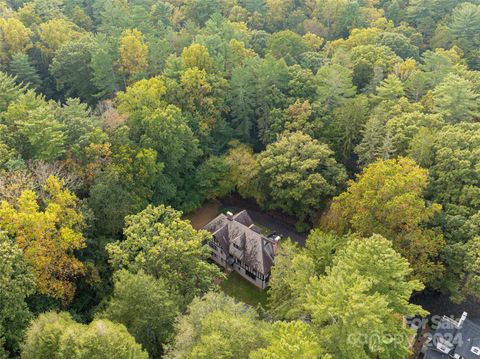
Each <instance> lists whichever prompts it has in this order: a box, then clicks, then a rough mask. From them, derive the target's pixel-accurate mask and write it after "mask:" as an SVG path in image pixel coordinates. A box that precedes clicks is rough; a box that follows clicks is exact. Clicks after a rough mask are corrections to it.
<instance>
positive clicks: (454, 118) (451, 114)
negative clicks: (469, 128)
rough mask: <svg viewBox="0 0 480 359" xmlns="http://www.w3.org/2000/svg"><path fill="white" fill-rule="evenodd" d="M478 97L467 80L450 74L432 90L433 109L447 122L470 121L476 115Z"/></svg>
mask: <svg viewBox="0 0 480 359" xmlns="http://www.w3.org/2000/svg"><path fill="white" fill-rule="evenodd" d="M478 98H479V94H478V93H476V92H475V91H474V89H473V86H472V83H471V82H470V81H469V80H466V79H463V78H461V77H460V76H458V75H454V74H450V75H448V76H446V77H445V79H444V80H443V82H442V83H440V84H439V85H438V86H437V87H435V90H434V91H433V110H434V111H435V112H436V113H439V114H441V115H442V116H443V117H444V118H445V121H447V122H454V123H455V122H460V121H463V122H470V121H472V120H473V119H475V118H477V117H478V109H479V105H478Z"/></svg>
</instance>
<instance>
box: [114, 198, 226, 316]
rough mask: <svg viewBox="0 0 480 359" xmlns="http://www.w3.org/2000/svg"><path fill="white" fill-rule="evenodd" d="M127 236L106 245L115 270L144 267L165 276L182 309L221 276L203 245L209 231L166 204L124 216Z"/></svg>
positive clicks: (158, 275) (152, 272) (133, 270)
mask: <svg viewBox="0 0 480 359" xmlns="http://www.w3.org/2000/svg"><path fill="white" fill-rule="evenodd" d="M124 234H125V237H126V239H125V240H123V241H121V242H116V243H113V244H110V245H108V246H107V251H108V253H109V256H110V263H111V265H112V267H113V268H114V269H116V270H117V269H120V268H126V269H128V270H129V271H131V272H134V273H135V272H138V271H140V270H143V271H144V272H145V273H146V274H150V275H152V276H154V277H155V278H158V279H162V280H163V281H164V283H165V284H166V286H167V288H168V289H169V290H171V291H173V292H175V293H178V294H179V298H180V299H179V301H178V302H179V303H180V306H181V308H183V306H185V305H186V304H187V303H189V302H190V300H191V299H192V298H193V297H194V296H195V295H199V294H201V293H205V292H206V291H207V290H208V289H209V288H211V286H212V285H213V279H214V278H215V277H217V276H221V274H220V272H219V270H218V268H217V267H216V266H215V265H213V264H209V263H208V262H207V261H206V260H207V259H208V258H209V257H210V250H209V249H208V247H206V246H204V242H205V241H206V240H208V237H209V234H208V232H205V231H196V230H194V229H193V228H192V226H191V225H190V223H189V222H187V221H185V220H182V219H181V212H178V211H176V210H174V209H173V208H171V207H165V206H163V205H161V206H158V207H153V206H148V207H147V208H146V209H144V210H143V211H142V212H140V213H138V214H135V215H132V216H127V217H126V218H125V230H124Z"/></svg>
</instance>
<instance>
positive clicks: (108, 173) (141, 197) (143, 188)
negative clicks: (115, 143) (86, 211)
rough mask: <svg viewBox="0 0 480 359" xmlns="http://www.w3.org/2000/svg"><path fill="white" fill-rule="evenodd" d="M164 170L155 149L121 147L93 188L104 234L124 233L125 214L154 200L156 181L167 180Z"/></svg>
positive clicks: (94, 206) (93, 200) (93, 204)
mask: <svg viewBox="0 0 480 359" xmlns="http://www.w3.org/2000/svg"><path fill="white" fill-rule="evenodd" d="M162 169H163V166H162V165H161V164H158V163H157V153H156V152H155V151H154V150H151V149H141V150H136V149H134V148H131V147H129V146H128V145H125V146H121V147H120V148H118V149H117V150H116V151H115V153H114V154H113V156H112V161H111V163H110V164H108V165H107V166H106V167H105V169H104V170H103V171H102V172H101V173H100V174H99V176H97V177H96V178H95V182H94V183H93V185H92V187H91V189H90V198H89V203H90V205H91V207H92V209H93V210H94V212H95V219H96V222H97V223H96V224H97V229H99V230H100V231H101V233H104V234H112V235H117V234H119V233H121V231H122V228H123V225H124V218H125V216H127V215H130V214H134V213H136V212H138V211H141V210H142V209H143V208H145V206H147V205H148V204H149V203H151V202H152V199H153V195H154V188H155V184H156V181H162V180H163V179H164V177H163V175H162Z"/></svg>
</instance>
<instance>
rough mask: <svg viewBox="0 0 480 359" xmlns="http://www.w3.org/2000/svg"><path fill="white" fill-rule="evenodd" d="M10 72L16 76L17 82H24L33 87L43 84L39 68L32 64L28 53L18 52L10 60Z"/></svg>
mask: <svg viewBox="0 0 480 359" xmlns="http://www.w3.org/2000/svg"><path fill="white" fill-rule="evenodd" d="M10 73H11V74H12V75H14V76H16V78H17V79H16V81H17V83H23V84H25V85H27V86H29V87H31V88H37V87H38V86H39V85H40V84H41V80H40V76H39V75H38V73H37V70H36V69H35V68H34V67H33V66H32V64H31V63H30V60H29V58H28V55H27V54H22V53H18V54H15V55H13V56H12V60H11V61H10Z"/></svg>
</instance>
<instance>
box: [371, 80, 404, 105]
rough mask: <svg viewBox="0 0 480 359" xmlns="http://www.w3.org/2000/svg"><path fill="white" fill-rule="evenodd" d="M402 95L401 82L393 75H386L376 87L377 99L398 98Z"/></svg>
mask: <svg viewBox="0 0 480 359" xmlns="http://www.w3.org/2000/svg"><path fill="white" fill-rule="evenodd" d="M403 95H404V91H403V84H402V81H400V79H399V78H398V77H397V76H395V75H388V77H387V78H386V79H384V80H383V81H382V82H381V83H380V85H379V86H378V87H377V95H376V96H375V99H376V100H377V101H388V100H392V101H394V100H398V99H399V98H400V97H402V96H403Z"/></svg>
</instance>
